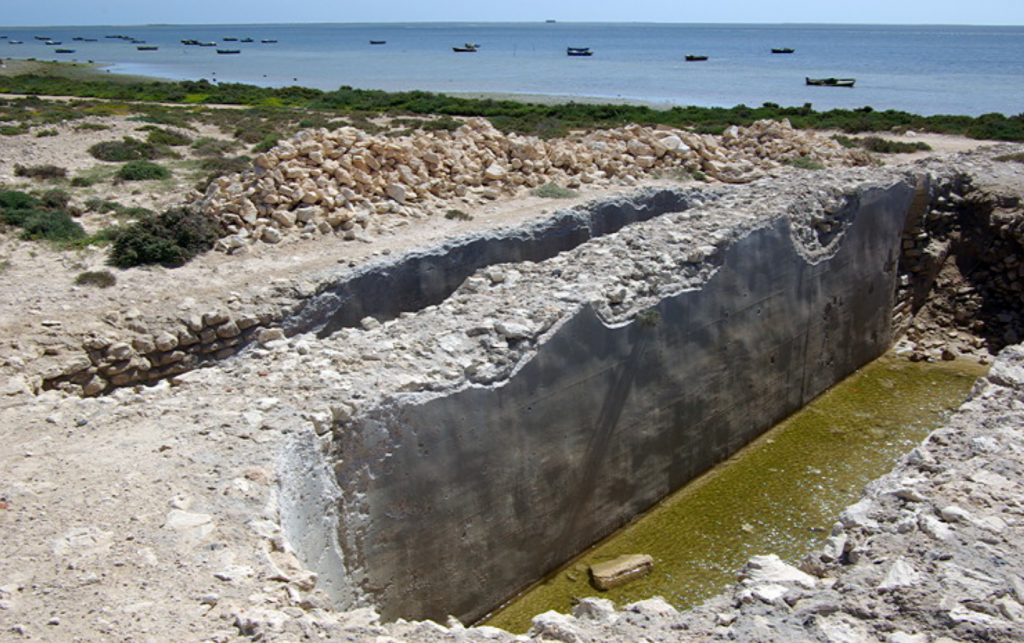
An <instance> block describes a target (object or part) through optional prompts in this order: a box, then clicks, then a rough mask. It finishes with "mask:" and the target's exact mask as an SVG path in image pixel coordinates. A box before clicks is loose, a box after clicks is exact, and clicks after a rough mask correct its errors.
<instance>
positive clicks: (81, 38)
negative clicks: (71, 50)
mask: <svg viewBox="0 0 1024 643" xmlns="http://www.w3.org/2000/svg"><path fill="white" fill-rule="evenodd" d="M72 40H74V41H77V42H80V41H82V40H85V38H83V37H81V36H75V37H74V38H72Z"/></svg>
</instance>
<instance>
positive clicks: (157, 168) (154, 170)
mask: <svg viewBox="0 0 1024 643" xmlns="http://www.w3.org/2000/svg"><path fill="white" fill-rule="evenodd" d="M170 177H171V171H170V170H168V169H167V168H165V167H164V166H162V165H158V164H156V163H154V162H152V161H129V162H127V163H125V164H124V165H122V166H121V169H119V170H118V171H117V178H119V179H122V180H124V181H152V180H156V179H168V178H170Z"/></svg>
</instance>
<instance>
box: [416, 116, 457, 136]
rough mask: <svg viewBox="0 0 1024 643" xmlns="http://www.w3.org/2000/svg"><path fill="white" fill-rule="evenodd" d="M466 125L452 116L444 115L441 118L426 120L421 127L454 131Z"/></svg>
mask: <svg viewBox="0 0 1024 643" xmlns="http://www.w3.org/2000/svg"><path fill="white" fill-rule="evenodd" d="M463 125H465V122H463V121H460V120H458V119H457V118H452V117H451V116H442V117H441V118H434V119H431V120H428V121H426V122H425V123H424V124H423V126H422V127H421V128H420V129H423V130H425V131H428V132H430V131H438V130H445V131H448V132H454V131H455V130H457V129H459V128H460V127H462V126H463Z"/></svg>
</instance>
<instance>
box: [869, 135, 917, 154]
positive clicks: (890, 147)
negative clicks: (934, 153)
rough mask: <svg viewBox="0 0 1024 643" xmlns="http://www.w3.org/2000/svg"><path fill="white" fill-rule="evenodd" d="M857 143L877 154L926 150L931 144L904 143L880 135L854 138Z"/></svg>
mask: <svg viewBox="0 0 1024 643" xmlns="http://www.w3.org/2000/svg"><path fill="white" fill-rule="evenodd" d="M855 141H856V143H857V145H859V146H861V147H863V148H864V149H866V150H867V151H869V152H876V153H878V154H908V153H910V152H927V151H929V150H931V149H932V146H931V145H928V144H927V143H925V142H924V141H913V142H911V143H904V142H902V141H893V140H889V139H885V138H881V137H880V136H865V137H863V138H859V139H855Z"/></svg>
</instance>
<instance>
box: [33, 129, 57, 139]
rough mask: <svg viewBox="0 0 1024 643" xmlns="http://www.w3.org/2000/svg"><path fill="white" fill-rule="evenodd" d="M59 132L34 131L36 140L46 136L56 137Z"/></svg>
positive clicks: (52, 130)
mask: <svg viewBox="0 0 1024 643" xmlns="http://www.w3.org/2000/svg"><path fill="white" fill-rule="evenodd" d="M59 134H60V132H58V131H57V130H55V129H41V130H36V138H46V137H47V136H58V135H59Z"/></svg>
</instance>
